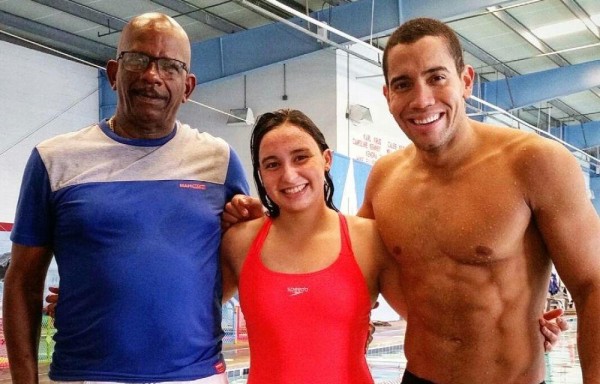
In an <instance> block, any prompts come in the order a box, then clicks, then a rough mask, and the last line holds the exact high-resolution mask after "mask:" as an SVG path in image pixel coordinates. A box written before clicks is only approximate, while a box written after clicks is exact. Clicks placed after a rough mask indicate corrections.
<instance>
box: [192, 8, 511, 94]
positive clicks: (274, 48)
mask: <svg viewBox="0 0 600 384" xmlns="http://www.w3.org/2000/svg"><path fill="white" fill-rule="evenodd" d="M506 2H507V1H506V0H505V1H498V0H446V1H444V5H443V6H440V2H439V0H377V1H376V2H375V7H374V9H373V10H372V9H371V6H372V4H373V3H372V1H371V0H359V1H356V2H353V3H349V4H344V5H340V6H337V7H333V8H331V9H326V10H323V11H319V12H315V13H313V14H312V15H311V17H313V18H315V19H317V20H320V21H323V22H327V24H329V25H330V26H332V27H333V28H336V29H338V30H340V31H343V32H345V33H347V34H349V35H352V36H354V37H357V38H359V39H364V38H366V37H369V36H371V33H372V36H373V37H377V36H382V35H386V34H389V33H390V32H392V31H393V30H394V29H396V28H397V27H398V25H399V24H401V23H402V22H403V21H405V20H408V19H411V18H415V17H420V16H427V17H434V18H439V19H449V18H452V17H456V16H460V15H463V14H465V13H468V12H473V11H477V10H483V9H485V8H484V7H487V6H492V5H498V4H502V3H506ZM372 11H373V14H372ZM371 20H373V23H374V25H373V26H372V27H371ZM290 21H292V22H294V23H296V24H298V25H305V24H306V22H305V21H300V20H290ZM329 38H330V40H332V41H334V42H336V43H344V42H346V41H345V40H344V39H343V38H340V37H339V36H334V35H333V34H331V33H330V34H329ZM323 48H326V46H324V45H323V44H322V43H320V42H318V41H317V40H316V39H314V38H312V37H310V36H308V35H305V34H303V33H302V32H300V31H296V30H294V29H292V28H290V27H289V26H286V25H285V24H283V23H274V24H269V25H265V26H263V27H259V28H253V29H249V30H247V31H243V32H238V33H234V34H231V35H226V36H221V37H218V38H215V39H211V40H207V41H203V42H199V43H195V44H193V46H192V58H193V60H192V71H193V72H194V73H195V74H196V76H198V82H199V83H200V84H202V83H206V82H210V81H214V80H218V79H221V78H224V77H227V76H232V75H236V74H239V73H242V72H246V71H249V70H253V69H257V68H261V67H265V66H268V65H271V64H275V63H278V62H281V61H285V60H290V59H293V58H295V57H298V56H301V55H305V54H307V53H312V52H316V51H319V50H321V49H323Z"/></svg>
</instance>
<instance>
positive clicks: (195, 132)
mask: <svg viewBox="0 0 600 384" xmlns="http://www.w3.org/2000/svg"><path fill="white" fill-rule="evenodd" d="M179 130H180V132H181V133H182V134H183V135H186V136H189V137H193V138H194V140H197V141H199V142H204V143H207V144H213V145H219V146H222V147H227V148H229V144H228V143H227V142H226V141H225V140H224V139H222V138H220V137H218V136H214V135H212V134H210V133H208V132H205V131H201V130H200V129H197V128H194V127H191V126H190V125H189V124H185V123H181V122H180V125H179Z"/></svg>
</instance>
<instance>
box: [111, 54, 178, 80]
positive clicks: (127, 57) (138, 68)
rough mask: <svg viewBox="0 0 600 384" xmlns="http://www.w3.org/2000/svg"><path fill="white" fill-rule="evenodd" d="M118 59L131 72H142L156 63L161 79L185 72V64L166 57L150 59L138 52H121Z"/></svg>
mask: <svg viewBox="0 0 600 384" xmlns="http://www.w3.org/2000/svg"><path fill="white" fill-rule="evenodd" d="M119 58H120V59H121V60H122V62H123V66H124V67H125V69H126V70H128V71H131V72H143V71H145V70H146V68H148V66H149V65H150V64H151V63H152V62H154V61H156V64H157V67H158V73H159V75H160V76H162V77H173V76H176V75H178V74H180V73H181V71H183V70H185V71H187V67H186V65H185V63H183V62H181V61H179V60H176V59H169V58H166V57H151V56H148V55H145V54H143V53H139V52H121V54H120V55H119Z"/></svg>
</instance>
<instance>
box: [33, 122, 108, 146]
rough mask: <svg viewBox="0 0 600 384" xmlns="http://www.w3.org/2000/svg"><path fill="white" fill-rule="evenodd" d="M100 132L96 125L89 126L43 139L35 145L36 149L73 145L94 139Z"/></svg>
mask: <svg viewBox="0 0 600 384" xmlns="http://www.w3.org/2000/svg"><path fill="white" fill-rule="evenodd" d="M100 131H101V129H100V126H99V124H98V123H94V124H90V125H88V126H86V127H84V128H81V129H79V130H76V131H72V132H65V133H61V134H58V135H56V136H52V137H50V138H48V139H45V140H43V141H41V142H40V143H38V144H37V145H36V147H37V148H51V147H54V146H56V145H63V144H64V143H74V142H77V141H80V140H86V139H89V138H91V137H95V136H96V135H97V134H98V133H99V132H100Z"/></svg>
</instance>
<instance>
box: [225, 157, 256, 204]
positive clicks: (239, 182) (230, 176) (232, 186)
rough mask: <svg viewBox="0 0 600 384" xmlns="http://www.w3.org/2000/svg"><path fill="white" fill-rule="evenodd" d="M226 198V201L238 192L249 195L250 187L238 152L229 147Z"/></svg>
mask: <svg viewBox="0 0 600 384" xmlns="http://www.w3.org/2000/svg"><path fill="white" fill-rule="evenodd" d="M225 194H226V196H225V199H226V201H229V200H231V198H232V197H233V196H235V195H237V194H243V195H249V194H250V187H249V185H248V180H247V179H246V174H245V173H244V167H243V166H242V162H241V161H240V158H239V156H238V154H237V153H236V152H235V150H234V149H233V148H231V147H229V167H228V169H227V178H226V180H225Z"/></svg>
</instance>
